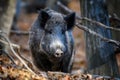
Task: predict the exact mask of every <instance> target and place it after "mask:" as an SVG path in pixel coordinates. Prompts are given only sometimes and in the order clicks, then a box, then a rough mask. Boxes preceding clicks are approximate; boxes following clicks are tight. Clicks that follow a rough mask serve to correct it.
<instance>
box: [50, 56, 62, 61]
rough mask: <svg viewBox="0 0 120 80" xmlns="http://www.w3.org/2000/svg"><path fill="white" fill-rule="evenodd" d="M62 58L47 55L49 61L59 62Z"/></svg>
mask: <svg viewBox="0 0 120 80" xmlns="http://www.w3.org/2000/svg"><path fill="white" fill-rule="evenodd" d="M62 59H63V57H55V56H50V57H49V60H50V61H51V62H54V63H55V62H61V61H62Z"/></svg>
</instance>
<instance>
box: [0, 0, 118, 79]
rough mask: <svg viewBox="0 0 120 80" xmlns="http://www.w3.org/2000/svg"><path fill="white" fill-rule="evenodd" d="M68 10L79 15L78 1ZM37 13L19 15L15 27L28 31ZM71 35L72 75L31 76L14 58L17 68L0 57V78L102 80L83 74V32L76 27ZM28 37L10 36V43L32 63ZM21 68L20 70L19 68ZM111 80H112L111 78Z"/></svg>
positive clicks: (85, 63) (70, 5) (49, 73)
mask: <svg viewBox="0 0 120 80" xmlns="http://www.w3.org/2000/svg"><path fill="white" fill-rule="evenodd" d="M69 8H71V9H72V10H74V11H75V12H77V13H79V14H80V5H79V0H72V2H71V3H70V4H69ZM37 15H38V14H37V13H32V14H25V13H21V14H20V17H19V20H18V23H17V27H18V29H19V30H21V31H29V29H30V27H31V25H32V23H33V22H34V20H35V19H36V17H37ZM73 35H74V38H75V47H76V54H75V61H74V64H73V70H72V74H67V73H61V72H47V73H45V74H46V75H47V76H44V75H40V74H38V75H33V74H32V73H30V72H29V71H28V70H27V69H25V68H23V64H22V63H21V62H20V61H19V60H18V59H17V58H16V57H14V56H13V57H14V59H15V60H16V61H15V62H16V64H17V67H16V66H15V67H13V65H12V64H11V61H10V60H9V59H8V58H7V57H5V56H4V57H3V56H0V78H1V79H2V80H6V79H7V80H8V79H10V80H16V79H17V80H31V79H32V80H48V79H50V80H81V79H83V80H86V79H88V80H103V77H100V76H99V77H94V79H93V77H92V75H90V74H83V72H84V71H85V70H86V67H87V62H86V56H85V42H84V41H85V40H84V32H83V31H82V30H80V29H78V28H77V27H76V28H74V30H73ZM28 39H29V35H18V34H11V35H10V40H11V42H12V43H15V44H17V45H19V46H20V51H21V55H22V56H24V57H25V58H27V59H28V60H29V61H31V62H32V59H31V55H30V49H29V45H28ZM116 57H117V61H118V65H119V68H120V54H118V55H117V56H116ZM21 67H22V68H21ZM1 79H0V80H1ZM111 80H112V78H111Z"/></svg>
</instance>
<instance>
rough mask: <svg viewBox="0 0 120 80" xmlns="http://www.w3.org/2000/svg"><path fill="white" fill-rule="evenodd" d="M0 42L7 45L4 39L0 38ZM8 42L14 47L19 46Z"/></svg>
mask: <svg viewBox="0 0 120 80" xmlns="http://www.w3.org/2000/svg"><path fill="white" fill-rule="evenodd" d="M0 42H1V43H3V44H6V45H9V44H8V43H7V42H6V41H3V40H1V39H0ZM10 44H11V45H12V46H13V47H15V48H20V46H19V45H17V44H13V43H10Z"/></svg>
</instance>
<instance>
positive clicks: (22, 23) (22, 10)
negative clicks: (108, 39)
mask: <svg viewBox="0 0 120 80" xmlns="http://www.w3.org/2000/svg"><path fill="white" fill-rule="evenodd" d="M55 1H56V0H13V2H12V1H11V2H10V3H11V4H13V5H12V6H11V7H9V8H8V9H9V12H8V13H6V14H9V13H11V14H13V15H10V17H13V21H12V20H10V19H9V20H10V21H8V24H6V25H8V26H9V25H11V31H8V36H9V38H10V41H11V42H12V43H15V44H18V45H20V47H21V55H22V56H24V57H25V58H27V59H28V60H29V61H32V59H31V57H30V56H31V55H30V49H29V45H28V38H29V35H28V34H19V33H18V34H16V33H15V32H14V31H18V32H19V31H25V32H28V31H29V29H30V27H31V25H32V23H33V22H34V20H35V19H36V18H37V16H38V12H39V10H40V9H43V8H45V7H51V8H52V9H54V10H58V11H59V9H58V7H56V4H55V5H53V3H55ZM60 1H61V2H62V3H63V4H64V5H66V6H67V7H68V8H70V9H71V10H73V11H75V12H76V13H77V14H78V15H80V16H81V9H82V8H81V7H80V0H60ZM3 2H4V0H3ZM110 2H111V3H114V2H112V1H110ZM110 2H109V1H108V3H110ZM115 3H116V2H115ZM2 4H3V3H0V5H2ZM108 5H109V4H108ZM109 6H110V7H109V8H108V10H109V11H110V17H115V16H116V15H115V14H112V11H113V10H114V8H112V7H111V5H109ZM115 7H116V9H117V7H118V6H115ZM0 10H2V9H1V8H0ZM61 12H62V13H63V14H66V13H65V12H63V11H62V10H61ZM118 16H119V15H118ZM10 17H9V18H10ZM0 21H1V22H0V23H1V24H0V25H1V26H2V23H3V22H4V21H5V20H0ZM110 21H111V25H114V24H116V23H117V24H119V23H120V21H118V22H115V23H114V22H113V23H112V21H115V20H114V18H110ZM1 26H0V27H1ZM0 29H1V28H0ZM9 32H10V34H9ZM73 35H74V38H75V48H76V54H75V61H74V64H73V70H72V71H73V72H74V71H76V70H81V71H85V70H86V69H87V64H88V63H87V59H86V51H87V50H86V49H85V37H84V31H83V30H81V29H78V28H77V27H75V28H74V30H73ZM113 35H114V34H113ZM114 36H116V35H114ZM117 38H120V34H118V35H117ZM119 40H120V39H119ZM11 55H13V54H12V53H11ZM116 58H117V63H118V67H119V72H120V54H117V55H116ZM14 59H15V60H16V61H15V62H16V63H17V64H18V65H20V66H23V64H22V63H21V62H20V61H19V60H18V59H17V58H16V57H14ZM1 60H2V59H1Z"/></svg>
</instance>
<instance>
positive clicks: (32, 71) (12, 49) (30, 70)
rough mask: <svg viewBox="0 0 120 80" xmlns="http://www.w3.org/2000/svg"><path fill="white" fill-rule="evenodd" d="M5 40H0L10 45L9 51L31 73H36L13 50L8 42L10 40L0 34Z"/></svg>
mask: <svg viewBox="0 0 120 80" xmlns="http://www.w3.org/2000/svg"><path fill="white" fill-rule="evenodd" d="M1 32H2V31H1ZM1 36H2V37H3V38H4V39H5V40H6V41H7V42H5V41H2V40H1V41H2V42H3V43H5V44H8V45H9V46H10V49H11V51H12V53H13V54H14V55H15V56H16V57H17V58H18V59H19V60H20V61H21V62H22V63H23V65H24V66H25V67H26V68H27V69H28V70H29V71H30V72H31V73H33V74H34V75H36V73H34V71H33V70H32V69H30V68H29V67H28V65H27V64H26V63H25V62H24V60H23V59H22V58H21V57H20V56H19V55H18V54H17V53H16V52H15V50H14V48H13V45H12V44H11V42H10V40H9V39H8V38H7V37H6V36H3V35H1Z"/></svg>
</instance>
